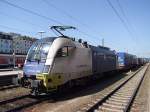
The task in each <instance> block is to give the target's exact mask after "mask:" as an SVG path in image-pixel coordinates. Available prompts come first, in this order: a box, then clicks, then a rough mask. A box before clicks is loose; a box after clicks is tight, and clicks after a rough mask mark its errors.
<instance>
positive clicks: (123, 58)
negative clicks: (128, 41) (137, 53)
mask: <svg viewBox="0 0 150 112" xmlns="http://www.w3.org/2000/svg"><path fill="white" fill-rule="evenodd" d="M117 56H118V69H119V70H121V69H122V70H125V69H130V68H132V67H133V66H134V65H135V64H136V58H135V57H134V56H133V55H131V54H128V53H126V52H117Z"/></svg>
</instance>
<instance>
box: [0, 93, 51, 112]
mask: <svg viewBox="0 0 150 112" xmlns="http://www.w3.org/2000/svg"><path fill="white" fill-rule="evenodd" d="M47 99H49V97H48V96H40V97H34V96H31V95H29V94H26V95H22V96H18V97H15V98H11V99H7V100H3V101H0V112H19V111H20V110H22V109H25V108H27V107H31V106H33V105H36V104H38V103H41V102H42V101H45V100H47Z"/></svg>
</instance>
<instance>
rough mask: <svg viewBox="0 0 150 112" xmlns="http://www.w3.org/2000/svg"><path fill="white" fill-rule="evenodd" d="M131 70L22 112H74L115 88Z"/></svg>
mask: <svg viewBox="0 0 150 112" xmlns="http://www.w3.org/2000/svg"><path fill="white" fill-rule="evenodd" d="M131 73H132V72H129V73H128V74H120V75H117V76H113V77H110V78H105V79H101V80H99V83H97V84H94V85H92V86H89V87H86V88H84V89H82V90H79V91H72V90H71V91H72V92H70V94H69V95H67V94H65V95H62V96H61V97H60V98H57V99H56V100H55V101H53V100H51V99H50V101H45V102H43V103H41V104H38V105H35V106H33V107H31V108H28V109H25V110H23V111H24V112H75V111H77V110H79V109H80V108H82V107H84V106H85V105H87V103H88V102H91V101H93V99H97V98H100V97H103V94H104V93H106V92H108V91H110V90H111V89H112V88H115V87H116V86H117V85H118V84H119V83H120V82H122V81H123V80H125V79H127V78H128V77H129V76H130V74H131Z"/></svg>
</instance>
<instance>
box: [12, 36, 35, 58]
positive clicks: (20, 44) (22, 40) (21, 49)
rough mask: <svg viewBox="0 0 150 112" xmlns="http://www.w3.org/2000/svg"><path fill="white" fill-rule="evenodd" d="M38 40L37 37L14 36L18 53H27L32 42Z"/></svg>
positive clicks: (14, 45) (14, 43)
mask: <svg viewBox="0 0 150 112" xmlns="http://www.w3.org/2000/svg"><path fill="white" fill-rule="evenodd" d="M35 41H36V39H35V38H31V37H27V36H15V37H13V47H14V50H15V53H16V54H25V55H26V54H27V53H28V50H29V49H30V47H31V46H32V44H33V43H34V42H35Z"/></svg>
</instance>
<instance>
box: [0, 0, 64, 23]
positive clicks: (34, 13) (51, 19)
mask: <svg viewBox="0 0 150 112" xmlns="http://www.w3.org/2000/svg"><path fill="white" fill-rule="evenodd" d="M0 2H2V3H5V4H7V5H10V6H12V7H15V8H17V9H20V10H22V11H25V12H28V13H30V14H33V15H36V16H38V17H41V18H44V19H46V20H50V21H52V22H54V23H57V24H60V25H63V23H61V22H60V21H57V20H55V19H53V18H50V17H47V16H44V15H42V14H39V13H37V12H34V11H32V10H29V9H26V8H24V7H21V6H19V5H16V4H13V3H11V2H8V1H7V0H0Z"/></svg>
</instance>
